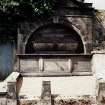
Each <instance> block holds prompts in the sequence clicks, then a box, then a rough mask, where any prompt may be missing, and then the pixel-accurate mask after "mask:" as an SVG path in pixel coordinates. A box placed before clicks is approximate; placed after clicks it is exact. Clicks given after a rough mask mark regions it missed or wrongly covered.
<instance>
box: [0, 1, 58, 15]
mask: <svg viewBox="0 0 105 105" xmlns="http://www.w3.org/2000/svg"><path fill="white" fill-rule="evenodd" d="M55 4H56V0H0V10H1V11H3V12H7V13H14V14H18V15H28V14H29V15H30V14H31V15H43V14H48V15H50V14H51V13H52V12H53V9H54V6H55Z"/></svg>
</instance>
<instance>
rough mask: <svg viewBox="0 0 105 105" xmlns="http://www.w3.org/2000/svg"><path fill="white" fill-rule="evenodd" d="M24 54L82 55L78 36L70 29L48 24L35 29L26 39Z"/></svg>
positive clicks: (81, 43) (81, 44) (82, 47)
mask: <svg viewBox="0 0 105 105" xmlns="http://www.w3.org/2000/svg"><path fill="white" fill-rule="evenodd" d="M25 53H26V54H32V53H36V54H37V53H70V54H79V53H84V45H83V42H82V40H81V37H80V35H78V34H77V32H76V31H75V30H73V28H72V27H68V26H65V25H62V24H48V25H44V26H42V27H40V28H39V29H37V30H36V31H35V32H34V33H33V34H32V35H31V36H30V37H29V39H28V42H27V44H26V48H25Z"/></svg>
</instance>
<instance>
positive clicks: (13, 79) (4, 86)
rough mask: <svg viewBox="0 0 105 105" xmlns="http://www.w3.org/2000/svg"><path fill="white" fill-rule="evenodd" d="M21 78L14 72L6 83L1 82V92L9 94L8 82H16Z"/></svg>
mask: <svg viewBox="0 0 105 105" xmlns="http://www.w3.org/2000/svg"><path fill="white" fill-rule="evenodd" d="M18 76H19V73H18V72H12V73H11V74H10V75H9V76H8V77H7V78H6V79H5V80H4V81H2V82H0V92H2V93H5V92H7V83H8V82H16V80H17V78H18Z"/></svg>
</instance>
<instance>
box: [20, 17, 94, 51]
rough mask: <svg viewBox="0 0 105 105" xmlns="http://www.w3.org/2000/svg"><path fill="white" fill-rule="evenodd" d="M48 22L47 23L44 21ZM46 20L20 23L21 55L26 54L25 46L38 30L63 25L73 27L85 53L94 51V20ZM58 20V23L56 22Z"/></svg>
mask: <svg viewBox="0 0 105 105" xmlns="http://www.w3.org/2000/svg"><path fill="white" fill-rule="evenodd" d="M44 20H46V21H44ZM44 20H40V19H39V20H38V19H37V21H36V20H34V21H31V22H23V23H20V27H19V33H18V39H19V40H18V50H19V52H21V53H25V46H26V44H27V41H28V38H29V37H30V36H31V35H32V33H33V32H35V31H36V30H37V29H39V28H40V27H42V26H44V25H48V24H55V23H56V24H63V25H66V26H68V27H72V28H73V29H74V30H75V31H76V32H77V34H78V35H79V36H80V37H81V39H82V41H83V44H84V48H85V53H90V52H91V50H92V32H93V28H92V26H93V20H92V18H91V17H72V16H70V17H69V16H68V17H63V18H62V17H60V16H58V17H52V18H47V19H44ZM55 20H56V22H55Z"/></svg>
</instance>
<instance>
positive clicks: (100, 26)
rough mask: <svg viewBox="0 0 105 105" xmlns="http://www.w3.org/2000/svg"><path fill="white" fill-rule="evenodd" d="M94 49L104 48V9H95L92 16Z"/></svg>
mask: <svg viewBox="0 0 105 105" xmlns="http://www.w3.org/2000/svg"><path fill="white" fill-rule="evenodd" d="M93 47H94V50H105V11H104V10H97V11H96V12H95V17H94V32H93Z"/></svg>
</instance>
